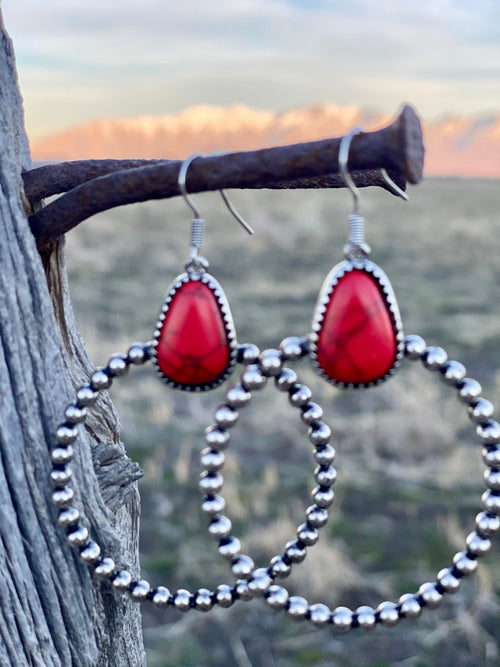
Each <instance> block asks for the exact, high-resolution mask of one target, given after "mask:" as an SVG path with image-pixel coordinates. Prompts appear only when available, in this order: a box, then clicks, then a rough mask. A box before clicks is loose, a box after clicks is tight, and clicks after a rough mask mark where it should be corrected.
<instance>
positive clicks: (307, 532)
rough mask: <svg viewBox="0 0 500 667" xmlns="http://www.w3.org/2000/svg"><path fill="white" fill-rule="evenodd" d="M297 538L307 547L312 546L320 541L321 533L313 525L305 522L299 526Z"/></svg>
mask: <svg viewBox="0 0 500 667" xmlns="http://www.w3.org/2000/svg"><path fill="white" fill-rule="evenodd" d="M297 538H298V539H299V540H300V541H301V542H303V543H304V544H305V545H306V546H307V547H312V546H313V545H314V544H316V542H317V541H318V538H319V533H318V531H317V530H316V528H314V527H313V526H310V525H309V524H307V523H303V524H301V525H300V526H299V527H298V528H297Z"/></svg>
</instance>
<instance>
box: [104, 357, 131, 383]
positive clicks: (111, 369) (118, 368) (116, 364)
mask: <svg viewBox="0 0 500 667" xmlns="http://www.w3.org/2000/svg"><path fill="white" fill-rule="evenodd" d="M106 371H107V372H108V373H109V374H110V375H111V376H113V377H120V376H121V375H125V374H126V373H127V371H128V360H127V357H126V356H125V355H123V354H113V355H112V356H111V358H110V360H109V361H108V365H107V368H106Z"/></svg>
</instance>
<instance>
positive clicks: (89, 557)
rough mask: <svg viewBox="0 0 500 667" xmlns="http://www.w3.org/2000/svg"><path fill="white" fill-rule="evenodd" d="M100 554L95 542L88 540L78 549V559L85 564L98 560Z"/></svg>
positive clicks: (99, 548)
mask: <svg viewBox="0 0 500 667" xmlns="http://www.w3.org/2000/svg"><path fill="white" fill-rule="evenodd" d="M100 555H101V547H100V546H99V545H98V544H97V542H94V541H92V540H91V541H90V542H87V544H85V545H84V547H83V549H80V559H81V561H82V562H83V563H85V564H86V565H91V564H92V563H95V562H96V560H98V558H99V556H100Z"/></svg>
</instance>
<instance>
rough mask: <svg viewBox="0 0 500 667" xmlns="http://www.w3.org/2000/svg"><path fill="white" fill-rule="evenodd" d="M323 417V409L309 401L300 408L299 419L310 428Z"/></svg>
mask: <svg viewBox="0 0 500 667" xmlns="http://www.w3.org/2000/svg"><path fill="white" fill-rule="evenodd" d="M322 417H323V408H322V407H321V405H318V404H317V403H314V402H313V401H311V402H310V403H307V404H306V405H304V406H303V407H302V414H301V419H302V421H303V422H304V424H308V425H309V426H312V425H313V424H315V423H316V422H319V420H320V419H321V418H322Z"/></svg>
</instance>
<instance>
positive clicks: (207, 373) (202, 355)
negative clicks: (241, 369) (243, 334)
mask: <svg viewBox="0 0 500 667" xmlns="http://www.w3.org/2000/svg"><path fill="white" fill-rule="evenodd" d="M197 157H201V156H200V155H199V154H195V155H191V157H189V158H188V159H187V160H185V161H184V162H183V163H182V166H181V168H180V170H179V179H178V184H179V189H180V191H181V193H182V195H183V197H184V199H185V200H186V202H187V203H188V205H189V206H190V208H191V209H192V211H193V213H194V216H195V217H194V219H193V221H192V223H191V252H190V255H189V257H188V258H187V260H186V262H185V265H184V267H185V270H186V271H185V273H183V274H182V275H180V276H178V277H177V278H176V279H175V280H174V282H173V284H172V285H171V287H170V289H169V291H168V294H167V297H166V299H165V302H164V304H163V307H162V309H161V311H160V314H159V316H158V322H157V324H156V330H155V333H154V342H153V345H152V347H153V363H154V366H155V368H156V370H157V372H158V373H159V375H160V377H161V378H162V380H163V381H164V382H165V383H166V384H167V385H169V386H170V387H173V388H175V389H181V390H183V391H206V390H208V389H213V388H215V387H217V386H218V385H219V384H221V383H222V382H223V381H224V380H225V379H226V378H227V377H228V376H229V375H230V373H231V371H232V370H233V368H234V365H235V363H236V355H237V342H236V333H235V329H234V324H233V318H232V315H231V310H230V308H229V304H228V301H227V299H226V295H225V294H224V292H223V290H222V288H221V286H220V285H219V283H218V282H217V280H216V279H215V278H214V277H213V276H211V275H210V274H209V273H208V272H207V268H208V261H207V259H206V258H205V257H202V256H201V255H200V253H199V251H200V248H201V245H202V241H203V233H204V229H205V221H204V220H203V219H202V218H201V217H200V213H199V211H198V209H197V207H196V206H195V204H194V202H193V200H192V199H191V198H190V197H189V195H188V193H187V190H186V174H187V170H188V167H189V165H190V164H191V162H192V161H193V160H194V159H195V158H197ZM221 194H222V196H223V199H224V201H225V202H226V204H227V205H228V208H229V209H230V211H231V212H232V213H233V215H234V216H235V217H236V218H237V220H238V221H239V222H240V223H241V224H242V225H243V226H244V227H245V229H246V230H247V231H248V232H249V233H250V234H252V233H253V230H252V229H251V228H250V227H249V226H248V225H247V224H246V223H245V221H244V220H243V219H242V218H241V216H239V214H238V213H237V212H236V211H235V209H234V208H233V207H232V205H231V204H230V202H229V200H228V199H227V197H226V195H225V194H224V193H223V192H222V191H221Z"/></svg>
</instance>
